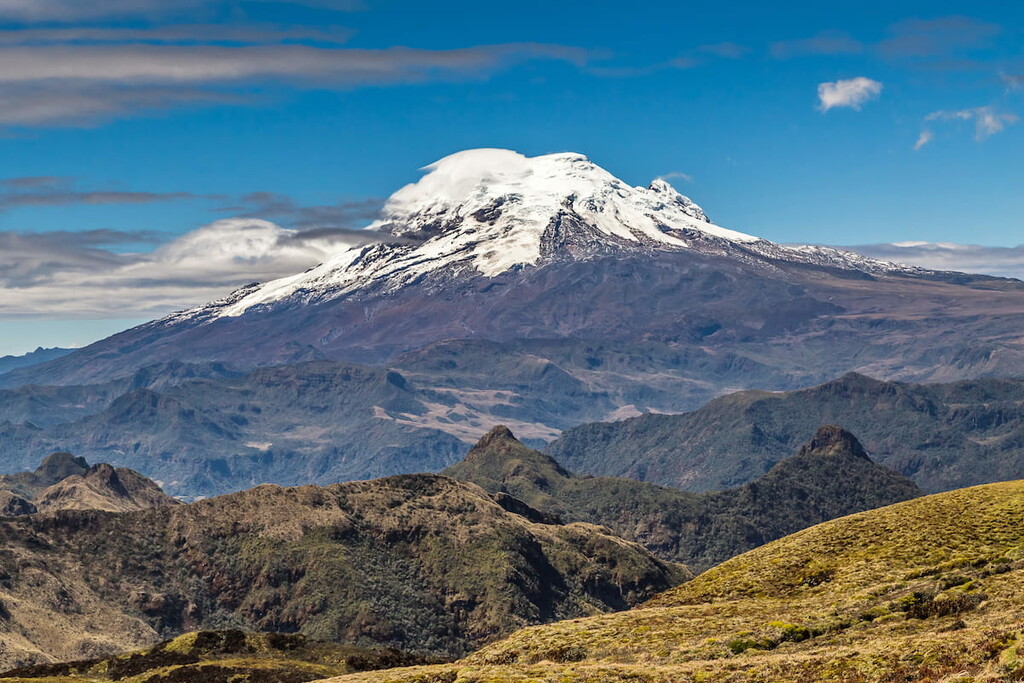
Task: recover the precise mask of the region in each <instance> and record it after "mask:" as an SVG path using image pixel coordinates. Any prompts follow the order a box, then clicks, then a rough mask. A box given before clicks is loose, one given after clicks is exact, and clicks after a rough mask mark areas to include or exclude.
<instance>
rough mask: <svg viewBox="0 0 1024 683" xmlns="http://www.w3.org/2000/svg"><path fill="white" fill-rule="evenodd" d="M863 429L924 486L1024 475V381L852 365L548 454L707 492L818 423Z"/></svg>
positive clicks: (607, 427) (562, 441)
mask: <svg viewBox="0 0 1024 683" xmlns="http://www.w3.org/2000/svg"><path fill="white" fill-rule="evenodd" d="M825 423H833V424H838V425H842V426H843V427H845V428H847V429H849V430H850V431H852V432H854V433H855V434H857V435H858V437H859V438H860V439H861V440H862V441H863V443H864V446H865V448H866V449H867V451H868V452H869V453H870V454H871V456H872V458H874V459H875V460H876V461H877V462H879V463H881V464H884V465H887V466H889V467H891V468H893V469H895V470H896V471H898V472H901V473H903V474H905V475H907V476H909V477H910V478H912V479H913V480H914V481H915V482H917V484H918V485H919V486H920V487H921V488H922V489H924V490H925V491H946V490H949V489H954V488H959V487H963V486H971V485H973V484H984V483H989V482H995V481H1006V480H1010V479H1018V478H1024V380H1020V379H979V380H970V381H963V382H953V383H949V384H908V383H900V382H881V381H878V380H875V379H871V378H869V377H865V376H863V375H857V374H849V375H845V376H843V377H841V378H839V379H836V380H833V381H831V382H826V383H824V384H821V385H818V386H815V387H810V388H808V389H801V390H798V391H790V392H764V391H743V392H737V393H734V394H730V395H728V396H723V397H721V398H719V399H716V400H714V401H712V402H710V403H708V404H707V405H706V406H703V407H701V408H700V409H698V410H695V411H693V412H690V413H686V414H682V415H644V416H641V417H636V418H631V419H628V420H625V421H621V422H615V423H597V424H588V425H583V426H581V427H578V428H575V429H570V430H568V431H566V432H565V433H564V434H563V435H562V436H561V438H559V439H558V440H557V441H555V442H554V443H552V444H551V445H550V446H549V447H548V449H547V452H548V453H549V454H550V455H552V456H553V457H554V458H556V459H557V460H558V461H559V462H561V463H564V464H565V465H566V466H567V467H569V468H572V469H573V470H575V471H578V472H586V473H589V474H596V475H606V476H620V477H631V478H634V479H639V480H641V481H649V482H652V483H658V484H662V485H666V486H676V487H680V488H685V489H688V490H695V491H703V490H708V489H719V488H723V487H727V486H734V485H736V484H739V483H743V482H747V481H750V480H751V479H753V478H754V477H757V476H760V475H761V474H762V473H763V472H765V471H767V470H768V469H769V468H770V467H772V466H773V465H774V464H775V463H777V462H779V461H780V460H782V459H783V458H785V457H787V456H788V455H789V454H790V453H792V452H793V451H794V449H796V448H798V447H799V445H800V444H801V443H802V442H803V440H804V439H806V435H807V434H808V433H809V432H810V431H811V430H813V429H815V427H816V426H817V425H819V424H825Z"/></svg>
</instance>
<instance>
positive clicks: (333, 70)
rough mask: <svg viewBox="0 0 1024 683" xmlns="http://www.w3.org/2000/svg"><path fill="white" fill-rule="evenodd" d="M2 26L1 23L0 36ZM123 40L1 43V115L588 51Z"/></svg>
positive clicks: (580, 56)
mask: <svg viewBox="0 0 1024 683" xmlns="http://www.w3.org/2000/svg"><path fill="white" fill-rule="evenodd" d="M200 33H201V32H200ZM8 34H9V32H8V33H3V32H0V45H2V44H3V42H4V38H5V37H7V36H8ZM253 37H255V36H253V35H249V36H247V40H251V39H252V38H253ZM266 38H267V40H277V41H281V40H283V38H282V37H281V35H277V36H273V35H271V36H266ZM94 39H95V36H94ZM131 40H132V41H133V42H129V43H124V44H96V43H95V42H94V43H91V44H68V43H57V44H54V43H47V42H45V41H44V42H42V43H39V37H38V36H37V43H36V44H28V45H26V44H13V45H12V44H10V43H8V44H7V45H5V46H0V64H3V65H4V68H3V69H2V70H0V125H7V126H40V125H43V126H45V125H93V124H95V123H97V122H101V121H103V120H106V119H110V118H114V117H119V116H125V115H130V114H135V113H139V112H143V111H151V110H161V109H169V108H173V107H182V106H202V105H210V104H245V103H251V102H253V101H254V96H253V95H251V94H249V93H248V92H247V91H246V88H245V86H247V85H251V84H253V83H256V82H259V83H260V84H261V85H267V84H269V85H276V86H277V87H278V88H280V89H303V88H333V89H346V88H352V87H358V86H365V85H373V86H387V85H397V84H404V83H423V82H429V81H437V80H456V79H467V78H483V77H486V76H488V75H490V74H493V73H495V72H497V71H500V70H502V69H506V68H510V67H512V66H514V65H515V64H519V63H523V62H527V61H533V60H546V61H562V62H568V63H572V64H575V65H578V66H581V65H583V64H585V63H586V62H587V61H588V60H589V58H590V56H591V55H590V53H589V52H588V51H586V50H583V49H580V48H574V47H567V46H562V45H549V44H536V43H510V44H500V45H484V46H476V47H467V48H457V49H449V50H426V49H415V48H406V47H391V48H384V49H350V48H344V47H338V46H322V45H306V44H286V43H281V42H278V43H275V44H233V45H230V44H229V45H225V44H156V43H155V42H152V41H151V42H149V43H143V42H138V41H140V40H141V38H139V37H135V38H132V39H131ZM168 40H169V38H168ZM197 40H198V39H197Z"/></svg>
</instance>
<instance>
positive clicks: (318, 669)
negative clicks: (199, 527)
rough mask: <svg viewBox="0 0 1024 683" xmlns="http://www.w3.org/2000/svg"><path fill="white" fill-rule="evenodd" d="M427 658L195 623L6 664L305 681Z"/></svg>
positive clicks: (33, 682)
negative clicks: (114, 651)
mask: <svg viewBox="0 0 1024 683" xmlns="http://www.w3.org/2000/svg"><path fill="white" fill-rule="evenodd" d="M435 661H436V660H435ZM427 663H431V660H430V658H427V657H422V656H416V655H410V654H407V653H403V652H400V651H397V650H391V649H387V648H380V647H375V648H361V647H354V646H351V645H338V644H334V643H324V642H319V641H313V640H310V639H308V638H306V637H305V636H302V635H296V634H285V633H247V632H244V631H239V630H222V631H195V632H191V633H186V634H183V635H180V636H178V637H176V638H173V639H170V640H165V641H163V642H160V643H158V644H156V645H154V646H153V647H150V648H146V649H143V650H137V651H134V652H128V653H125V654H121V655H117V656H114V657H100V658H95V659H84V660H77V661H72V662H62V663H55V664H41V665H36V666H29V667H22V668H18V669H12V670H9V671H6V672H0V682H2V683H76V682H81V683H90V682H97V683H105V682H107V681H122V682H123V683H172V682H173V683H304V682H305V681H312V680H315V679H319V678H323V677H324V676H337V675H341V674H345V673H351V672H355V671H369V670H373V669H382V668H390V667H396V666H409V665H413V664H427Z"/></svg>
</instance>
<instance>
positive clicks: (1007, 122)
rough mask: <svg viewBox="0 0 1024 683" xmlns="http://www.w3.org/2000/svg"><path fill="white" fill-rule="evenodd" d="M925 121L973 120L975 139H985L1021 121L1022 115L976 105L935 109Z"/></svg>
mask: <svg viewBox="0 0 1024 683" xmlns="http://www.w3.org/2000/svg"><path fill="white" fill-rule="evenodd" d="M924 120H925V121H973V122H974V139H975V140H979V141H980V140H984V139H986V138H989V137H991V136H993V135H995V134H996V133H1001V132H1002V131H1004V130H1005V129H1006V128H1007V126H1012V125H1013V124H1015V123H1017V122H1019V121H1020V117H1018V116H1017V115H1016V114H1011V113H1009V112H1000V111H997V110H996V109H995V108H994V107H990V106H989V107H974V108H973V109H959V110H955V111H935V112H932V113H931V114H928V116H926V117H925V118H924Z"/></svg>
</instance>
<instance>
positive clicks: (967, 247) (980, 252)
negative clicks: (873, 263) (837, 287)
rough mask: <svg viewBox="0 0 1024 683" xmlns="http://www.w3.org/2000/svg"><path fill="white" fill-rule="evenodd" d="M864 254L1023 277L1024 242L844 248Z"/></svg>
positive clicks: (914, 244) (931, 243)
mask: <svg viewBox="0 0 1024 683" xmlns="http://www.w3.org/2000/svg"><path fill="white" fill-rule="evenodd" d="M843 248H844V249H849V250H851V251H855V252H858V253H861V254H864V255H865V256H871V257H873V258H877V259H882V260H885V261H895V262H897V263H906V264H908V265H912V266H920V267H922V268H932V269H935V270H955V271H960V272H963V273H980V274H982V275H997V276H1000V277H1015V278H1018V279H1024V245H1020V246H1016V247H988V246H981V245H977V244H956V243H952V242H916V241H915V242H895V243H885V244H862V245H858V246H852V247H843Z"/></svg>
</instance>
